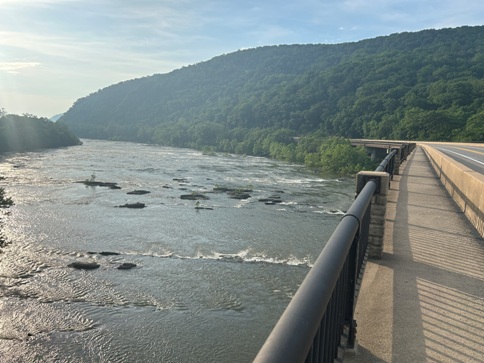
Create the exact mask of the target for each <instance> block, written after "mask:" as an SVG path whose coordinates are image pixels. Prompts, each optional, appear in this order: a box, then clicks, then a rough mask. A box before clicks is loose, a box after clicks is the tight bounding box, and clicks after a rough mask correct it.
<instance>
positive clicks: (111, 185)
mask: <svg viewBox="0 0 484 363" xmlns="http://www.w3.org/2000/svg"><path fill="white" fill-rule="evenodd" d="M76 183H81V184H84V185H87V186H89V187H107V188H109V189H121V187H120V186H118V184H117V183H113V182H100V181H94V180H83V181H77V182H76Z"/></svg>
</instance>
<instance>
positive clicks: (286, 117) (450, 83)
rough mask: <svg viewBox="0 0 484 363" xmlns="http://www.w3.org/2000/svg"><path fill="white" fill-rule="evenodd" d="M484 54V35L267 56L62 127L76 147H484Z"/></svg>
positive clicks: (157, 78)
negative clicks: (96, 143)
mask: <svg viewBox="0 0 484 363" xmlns="http://www.w3.org/2000/svg"><path fill="white" fill-rule="evenodd" d="M483 51H484V27H483V26H479V27H461V28H455V29H442V30H425V31H421V32H417V33H401V34H394V35H391V36H385V37H378V38H375V39H369V40H364V41H360V42H357V43H346V44H337V45H283V46H267V47H261V48H256V49H249V50H243V51H238V52H235V53H231V54H226V55H221V56H218V57H215V58H213V59H212V60H209V61H207V62H202V63H198V64H195V65H192V66H189V67H184V68H181V69H178V70H175V71H173V72H170V73H168V74H156V75H153V76H149V77H144V78H140V79H135V80H130V81H126V82H122V83H119V84H116V85H112V86H109V87H107V88H105V89H102V90H99V91H98V92H96V93H93V94H91V95H89V96H87V97H84V98H81V99H79V100H77V101H76V102H75V104H74V105H73V106H72V107H71V108H70V109H69V110H68V112H66V113H65V114H64V116H63V117H62V118H61V119H60V121H61V122H63V123H65V124H67V125H68V126H69V128H70V129H71V130H72V131H73V132H74V133H75V134H76V135H77V136H79V137H92V138H106V139H121V140H132V141H142V142H158V143H162V144H167V145H173V146H189V147H203V146H213V147H215V148H217V149H223V150H225V151H234V150H235V146H234V145H235V144H234V143H239V144H240V143H241V142H243V141H244V137H245V136H244V135H243V133H244V132H245V133H246V134H247V133H248V130H255V129H271V130H276V129H277V130H281V129H285V130H289V133H288V135H291V133H292V134H294V135H298V136H299V135H305V134H311V133H314V132H319V133H322V134H325V135H340V136H345V137H373V138H402V139H421V140H424V139H425V140H473V141H484V139H483V137H484V106H483V99H484V81H483V79H484V55H483V54H484V52H483ZM240 130H242V131H240ZM244 130H245V131H244ZM251 132H253V131H251ZM241 133H242V134H241ZM285 140H286V141H287V140H290V137H287V138H286V139H285ZM222 143H223V145H222ZM229 143H231V145H232V146H230V147H229V146H227V145H228V144H229Z"/></svg>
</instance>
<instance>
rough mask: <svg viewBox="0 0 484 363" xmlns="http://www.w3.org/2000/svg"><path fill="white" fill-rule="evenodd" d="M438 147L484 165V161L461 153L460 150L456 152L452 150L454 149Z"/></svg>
mask: <svg viewBox="0 0 484 363" xmlns="http://www.w3.org/2000/svg"><path fill="white" fill-rule="evenodd" d="M437 149H440V150H443V151H447V152H449V153H452V154H456V155H459V156H462V157H463V158H466V159H469V160H472V161H473V162H475V163H479V164H481V165H484V162H482V161H480V160H477V159H474V158H471V157H470V156H467V155H464V154H461V153H458V152H455V151H452V150H449V149H444V148H437Z"/></svg>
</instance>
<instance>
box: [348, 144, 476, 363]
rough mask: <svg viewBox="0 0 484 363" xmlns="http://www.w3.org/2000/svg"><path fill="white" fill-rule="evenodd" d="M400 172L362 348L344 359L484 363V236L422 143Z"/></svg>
mask: <svg viewBox="0 0 484 363" xmlns="http://www.w3.org/2000/svg"><path fill="white" fill-rule="evenodd" d="M400 173H401V175H395V176H394V179H393V181H392V182H391V186H390V192H389V196H388V204H387V213H386V224H385V242H384V243H385V245H384V253H383V257H382V259H381V260H369V261H368V263H367V266H366V270H365V274H364V277H363V282H362V288H361V292H360V295H359V298H358V304H357V308H356V321H357V324H358V326H357V339H358V345H359V346H358V350H357V353H356V354H354V353H346V355H345V357H344V362H345V363H347V362H365V363H366V362H371V363H378V362H388V363H419V362H452V363H484V240H483V239H482V238H481V237H480V236H479V235H478V233H477V232H476V230H475V229H474V227H472V225H471V224H470V223H469V222H468V221H467V219H466V218H465V216H464V215H463V213H462V212H461V211H460V210H459V209H458V207H457V205H456V204H455V203H454V201H453V200H452V199H451V198H450V196H449V195H448V193H447V191H446V190H445V189H444V187H443V186H442V184H441V182H440V181H439V179H437V177H436V175H435V172H434V171H433V169H432V167H431V166H430V163H429V161H428V159H427V157H426V155H425V154H424V152H423V150H422V149H421V148H420V147H418V148H417V149H416V150H415V151H414V152H413V153H412V154H411V155H410V157H409V159H408V160H407V162H406V163H404V164H403V165H402V166H401V168H400ZM483 193H484V191H483Z"/></svg>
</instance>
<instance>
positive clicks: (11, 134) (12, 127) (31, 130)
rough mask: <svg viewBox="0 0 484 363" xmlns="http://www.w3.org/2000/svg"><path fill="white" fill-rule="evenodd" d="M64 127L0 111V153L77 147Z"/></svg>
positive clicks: (44, 119)
mask: <svg viewBox="0 0 484 363" xmlns="http://www.w3.org/2000/svg"><path fill="white" fill-rule="evenodd" d="M80 143H81V142H80V140H79V139H78V138H77V137H75V136H74V135H73V134H72V133H71V132H70V131H69V130H68V129H67V127H66V125H62V124H57V123H54V122H52V121H49V120H48V119H46V118H39V117H36V116H33V115H22V116H19V115H12V114H7V113H6V112H5V111H4V110H3V109H0V152H12V151H13V152H18V151H31V150H38V149H48V148H57V147H64V146H71V145H79V144H80Z"/></svg>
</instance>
